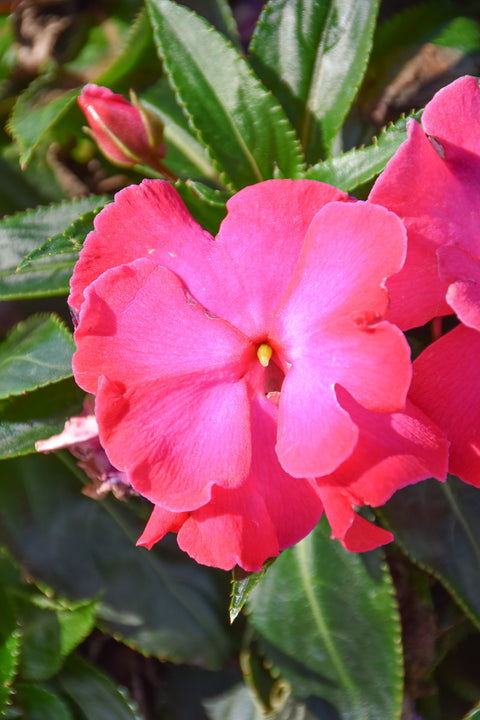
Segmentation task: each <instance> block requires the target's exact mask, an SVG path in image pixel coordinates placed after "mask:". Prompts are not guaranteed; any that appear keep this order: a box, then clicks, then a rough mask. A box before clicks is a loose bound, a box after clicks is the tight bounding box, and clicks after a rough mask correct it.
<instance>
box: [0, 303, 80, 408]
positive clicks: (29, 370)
mask: <svg viewBox="0 0 480 720" xmlns="http://www.w3.org/2000/svg"><path fill="white" fill-rule="evenodd" d="M74 352H75V343H74V341H73V338H72V335H71V333H70V332H69V331H68V330H67V328H66V327H65V325H64V324H63V323H62V321H61V320H60V318H58V317H57V316H55V315H32V316H30V317H29V318H27V320H24V321H23V322H21V323H19V324H18V325H17V326H16V327H15V328H14V329H13V330H12V331H11V333H10V334H9V335H8V337H7V339H6V340H4V341H3V342H2V343H0V398H6V397H9V396H10V395H21V394H22V393H25V392H28V391H31V390H36V389H38V388H39V387H43V386H44V385H49V384H50V383H54V382H58V381H59V380H64V379H65V378H68V377H71V376H72V355H73V353H74Z"/></svg>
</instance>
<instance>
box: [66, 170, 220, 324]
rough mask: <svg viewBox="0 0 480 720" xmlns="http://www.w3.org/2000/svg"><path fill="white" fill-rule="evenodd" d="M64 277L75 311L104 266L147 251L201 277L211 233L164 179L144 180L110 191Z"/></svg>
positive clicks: (204, 273)
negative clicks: (112, 197) (68, 278)
mask: <svg viewBox="0 0 480 720" xmlns="http://www.w3.org/2000/svg"><path fill="white" fill-rule="evenodd" d="M94 226H95V230H94V231H92V232H91V233H89V234H88V235H87V238H86V240H85V243H84V245H83V248H82V250H81V252H80V256H79V259H78V262H77V264H76V265H75V270H74V273H73V277H72V279H71V282H70V287H71V292H70V297H69V299H68V302H69V305H70V306H71V307H72V308H74V310H76V311H79V310H80V308H81V305H82V303H83V298H84V291H85V288H86V287H88V285H90V283H92V282H93V281H94V280H96V279H97V278H98V277H99V276H100V275H101V274H102V273H103V272H104V271H105V270H108V269H109V268H113V267H116V266H117V265H122V264H124V263H129V262H131V261H132V260H136V259H137V258H141V257H149V258H151V259H153V260H155V261H156V262H158V263H159V264H161V265H164V266H165V267H168V268H171V269H172V270H173V271H174V272H177V273H178V274H179V275H180V277H182V279H183V281H184V282H185V283H186V284H187V285H188V282H189V280H190V279H191V278H192V276H197V277H199V278H202V281H203V282H207V280H208V278H209V276H210V275H211V273H212V271H211V269H210V260H209V254H210V252H211V251H212V247H211V246H212V245H213V244H214V243H213V238H212V236H211V235H210V234H209V233H207V232H206V231H205V230H203V228H201V227H200V225H198V223H197V222H196V221H195V220H194V219H193V218H192V216H191V215H190V213H189V212H188V210H187V208H186V207H185V205H184V203H183V201H182V199H181V198H180V196H179V194H178V193H177V191H176V190H175V188H173V187H172V186H171V185H170V183H168V182H166V181H165V180H144V181H143V182H142V183H141V185H130V186H129V187H127V188H124V189H123V190H121V191H120V192H119V193H117V194H116V195H115V202H113V203H110V204H109V205H107V206H106V207H105V208H104V209H103V210H102V211H101V212H100V213H99V214H98V215H97V217H96V218H95V222H94Z"/></svg>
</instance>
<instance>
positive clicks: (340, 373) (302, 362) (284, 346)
mask: <svg viewBox="0 0 480 720" xmlns="http://www.w3.org/2000/svg"><path fill="white" fill-rule="evenodd" d="M386 239H388V244H387V243H386V242H385V240H386ZM404 253H405V231H404V229H403V227H402V225H401V223H400V221H399V220H398V218H396V217H395V216H394V215H392V214H391V213H388V212H386V211H385V210H384V209H383V208H379V207H374V206H373V205H367V204H366V203H356V204H355V205H343V204H339V203H331V204H329V205H328V206H326V207H325V208H324V209H323V210H322V211H320V212H319V213H318V215H317V216H316V217H315V220H314V221H313V222H312V225H311V227H310V229H309V232H308V234H307V238H306V240H305V245H304V249H303V251H302V255H301V257H300V260H299V263H298V265H297V268H296V270H295V273H294V276H293V278H292V281H291V283H290V285H289V288H288V290H287V292H286V294H285V296H284V298H283V300H282V303H281V305H280V307H279V309H278V312H277V313H276V315H275V316H274V318H273V319H272V324H271V328H270V332H269V338H270V342H271V344H272V346H273V347H274V348H276V349H277V351H278V354H279V357H280V358H281V360H282V361H283V364H284V370H285V373H286V377H285V380H284V383H283V386H282V393H281V398H280V415H279V432H278V446H277V452H278V454H279V458H280V462H281V463H282V465H283V467H284V468H285V469H286V470H287V471H288V472H289V473H290V474H291V475H294V476H297V477H302V476H307V477H312V476H318V475H325V474H328V473H330V472H332V471H333V470H334V469H335V468H336V467H338V465H339V464H340V463H341V462H343V460H345V459H346V457H348V455H349V454H350V452H351V451H352V449H353V447H354V445H355V443H356V440H357V430H356V426H355V424H354V423H352V421H351V420H350V418H349V416H348V413H346V412H345V411H344V410H343V409H342V408H341V407H340V406H339V404H338V402H337V399H336V396H335V386H336V384H337V383H340V384H341V385H343V386H344V387H346V388H347V389H348V390H349V391H350V392H351V393H352V394H353V395H354V396H355V397H356V399H357V400H358V401H359V402H360V403H362V404H363V405H365V407H368V408H369V409H373V410H376V411H380V412H392V411H394V410H399V409H401V408H402V407H403V405H404V403H405V398H406V394H407V391H408V386H409V383H410V377H411V366H410V351H409V348H408V345H407V342H406V340H405V338H404V336H403V335H402V333H401V332H400V331H399V330H398V328H396V327H394V326H393V325H390V323H386V322H381V320H382V316H383V314H384V313H385V312H386V309H387V304H388V297H387V293H386V291H385V289H384V288H383V281H384V279H385V277H386V276H387V275H388V274H389V273H392V272H395V271H397V270H398V269H399V268H400V267H401V265H402V262H403V258H404Z"/></svg>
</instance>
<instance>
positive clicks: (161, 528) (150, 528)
mask: <svg viewBox="0 0 480 720" xmlns="http://www.w3.org/2000/svg"><path fill="white" fill-rule="evenodd" d="M187 518H188V513H186V512H184V513H174V512H170V511H169V510H165V509H164V508H162V507H160V505H155V507H154V508H153V511H152V514H151V515H150V518H149V520H148V522H147V524H146V526H145V530H144V531H143V533H142V534H141V536H140V537H139V538H138V540H137V545H143V546H144V547H146V548H148V549H149V550H151V549H152V547H153V546H154V545H155V543H157V542H158V541H159V540H161V539H162V538H163V537H164V536H165V535H166V534H167V533H168V532H174V533H176V532H178V531H179V530H180V528H181V527H182V525H183V523H184V522H185V520H186V519H187Z"/></svg>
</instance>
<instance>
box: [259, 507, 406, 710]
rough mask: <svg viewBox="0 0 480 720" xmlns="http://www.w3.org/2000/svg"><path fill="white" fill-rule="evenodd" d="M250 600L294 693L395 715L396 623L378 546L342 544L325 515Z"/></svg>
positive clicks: (267, 647)
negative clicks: (359, 548) (358, 548)
mask: <svg viewBox="0 0 480 720" xmlns="http://www.w3.org/2000/svg"><path fill="white" fill-rule="evenodd" d="M248 607H249V609H250V611H251V615H250V620H251V622H252V624H253V625H254V627H255V628H256V629H257V631H258V632H259V633H260V637H261V646H263V650H264V653H265V655H266V657H267V658H269V659H270V660H271V661H272V663H273V665H274V667H276V668H277V669H278V670H279V671H280V673H281V675H282V677H283V678H284V679H286V680H288V681H289V682H290V683H291V684H292V687H293V688H294V691H295V694H296V695H298V696H300V697H302V698H310V699H311V698H312V697H313V698H320V699H322V700H324V701H327V702H328V703H330V704H331V705H333V706H334V707H335V708H337V710H338V712H339V714H340V717H341V719H342V720H394V719H395V718H398V716H399V715H400V708H401V704H402V697H401V694H402V658H401V651H400V627H399V619H398V613H397V609H396V607H395V601H394V598H393V594H392V583H391V578H390V576H389V574H388V571H387V569H386V567H385V564H384V563H383V562H382V560H381V556H380V554H379V553H378V552H373V553H365V554H363V555H356V554H353V553H349V552H347V551H346V550H344V549H343V548H342V547H341V545H340V544H339V543H337V542H334V541H332V540H331V539H330V529H329V527H328V523H327V522H326V520H325V518H323V519H322V521H321V522H320V523H319V525H318V526H317V528H316V529H315V530H314V531H313V532H312V533H310V535H309V536H308V537H307V538H305V539H304V540H302V541H301V542H300V543H299V544H298V545H296V546H295V547H293V548H290V549H288V550H285V551H284V552H283V553H282V554H281V555H280V557H279V558H278V559H277V561H276V562H275V564H274V565H273V567H271V568H270V569H269V571H268V572H267V574H266V576H265V578H264V579H263V580H262V582H261V583H260V585H258V586H257V588H255V590H254V591H253V592H252V594H251V596H250V599H249V601H248ZM306 638H308V641H307V642H306Z"/></svg>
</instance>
